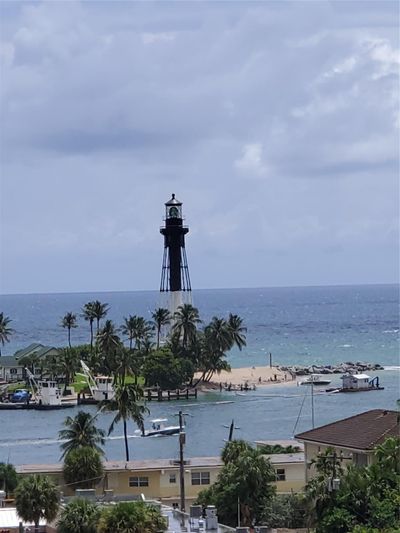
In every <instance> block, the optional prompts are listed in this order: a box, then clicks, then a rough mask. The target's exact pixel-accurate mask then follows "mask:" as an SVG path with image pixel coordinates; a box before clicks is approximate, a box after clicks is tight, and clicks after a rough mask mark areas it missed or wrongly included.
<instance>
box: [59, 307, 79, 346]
mask: <svg viewBox="0 0 400 533" xmlns="http://www.w3.org/2000/svg"><path fill="white" fill-rule="evenodd" d="M61 327H62V328H65V329H67V330H68V346H69V347H70V348H71V329H73V328H77V327H78V325H77V323H76V315H74V313H67V314H66V315H64V316H63V318H62V319H61Z"/></svg>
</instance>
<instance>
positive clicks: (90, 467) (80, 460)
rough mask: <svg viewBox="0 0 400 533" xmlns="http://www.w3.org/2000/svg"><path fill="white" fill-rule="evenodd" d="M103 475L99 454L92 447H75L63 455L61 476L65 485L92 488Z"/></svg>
mask: <svg viewBox="0 0 400 533" xmlns="http://www.w3.org/2000/svg"><path fill="white" fill-rule="evenodd" d="M103 475H104V467H103V462H102V460H101V455H100V454H99V452H98V451H97V450H95V449H94V448H91V447H89V446H82V447H81V448H75V450H72V451H71V452H70V453H69V454H68V455H67V456H66V457H65V460H64V466H63V476H64V480H65V482H66V484H67V485H72V486H73V487H74V488H78V489H92V488H94V487H95V486H96V485H97V484H98V483H99V482H100V481H101V479H102V477H103Z"/></svg>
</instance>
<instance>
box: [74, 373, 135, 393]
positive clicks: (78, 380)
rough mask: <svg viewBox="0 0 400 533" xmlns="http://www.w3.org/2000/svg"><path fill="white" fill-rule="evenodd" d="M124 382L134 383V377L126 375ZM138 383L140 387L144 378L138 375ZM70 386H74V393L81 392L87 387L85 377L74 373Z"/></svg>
mask: <svg viewBox="0 0 400 533" xmlns="http://www.w3.org/2000/svg"><path fill="white" fill-rule="evenodd" d="M125 382H126V383H134V382H135V378H134V377H133V376H126V378H125ZM138 385H140V386H142V387H143V385H144V378H143V377H142V376H139V378H138ZM70 386H71V387H73V388H74V390H75V392H76V394H78V393H80V392H82V391H83V390H84V389H87V388H89V387H88V384H87V380H86V377H85V376H84V375H83V374H75V380H74V381H73V382H72V383H71V385H70Z"/></svg>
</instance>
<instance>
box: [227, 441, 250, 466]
mask: <svg viewBox="0 0 400 533" xmlns="http://www.w3.org/2000/svg"><path fill="white" fill-rule="evenodd" d="M253 450H254V448H253V447H252V446H251V445H250V444H249V443H248V442H246V441H245V440H241V439H237V440H231V441H229V442H227V443H226V444H225V446H224V447H223V449H222V452H221V459H222V461H223V463H224V464H225V465H227V464H228V463H235V462H236V461H237V460H238V459H239V457H240V456H241V455H243V454H245V453H249V452H251V451H253Z"/></svg>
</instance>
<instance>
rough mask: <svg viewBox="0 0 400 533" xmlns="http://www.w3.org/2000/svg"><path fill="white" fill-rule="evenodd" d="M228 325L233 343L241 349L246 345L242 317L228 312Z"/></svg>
mask: <svg viewBox="0 0 400 533" xmlns="http://www.w3.org/2000/svg"><path fill="white" fill-rule="evenodd" d="M228 327H229V330H230V334H231V337H232V342H233V344H236V346H237V347H238V348H239V350H242V348H243V346H246V332H247V328H246V327H245V326H243V319H242V318H240V316H239V315H232V313H229V317H228Z"/></svg>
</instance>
